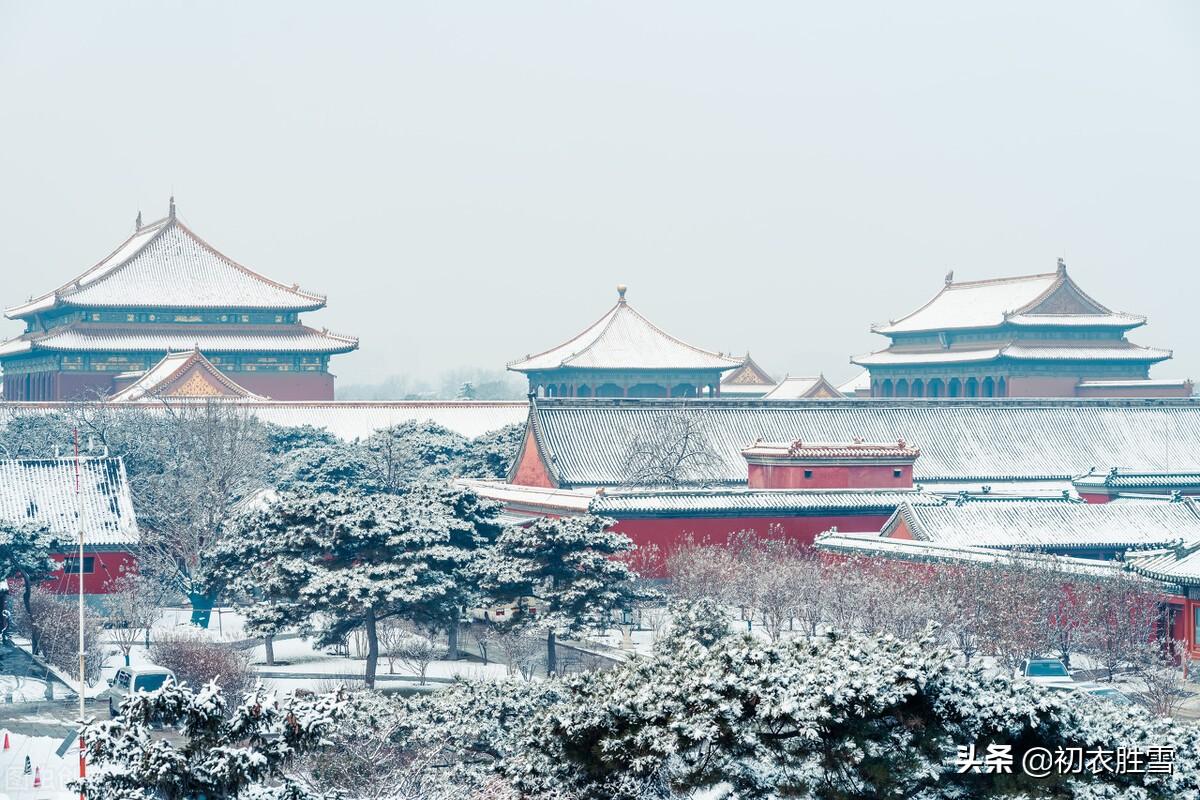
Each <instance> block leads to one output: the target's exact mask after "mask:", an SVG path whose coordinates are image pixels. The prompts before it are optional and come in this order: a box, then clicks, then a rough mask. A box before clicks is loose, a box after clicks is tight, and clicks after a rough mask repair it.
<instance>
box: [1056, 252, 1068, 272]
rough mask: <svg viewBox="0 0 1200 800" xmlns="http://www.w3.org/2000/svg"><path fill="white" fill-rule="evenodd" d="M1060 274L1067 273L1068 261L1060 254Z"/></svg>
mask: <svg viewBox="0 0 1200 800" xmlns="http://www.w3.org/2000/svg"><path fill="white" fill-rule="evenodd" d="M1058 274H1059V275H1066V274H1067V262H1066V261H1064V260H1063V258H1062V256H1059V259H1058Z"/></svg>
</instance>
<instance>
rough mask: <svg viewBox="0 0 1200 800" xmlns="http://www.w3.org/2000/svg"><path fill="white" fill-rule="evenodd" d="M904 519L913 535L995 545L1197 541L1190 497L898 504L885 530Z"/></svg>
mask: <svg viewBox="0 0 1200 800" xmlns="http://www.w3.org/2000/svg"><path fill="white" fill-rule="evenodd" d="M900 521H903V522H904V523H905V524H906V526H907V527H908V530H909V532H910V533H911V534H912V535H913V537H914V538H916V539H919V540H922V541H927V542H937V543H940V544H947V545H970V546H976V547H995V548H1003V549H1010V548H1050V549H1054V550H1077V549H1095V548H1129V547H1148V546H1153V547H1161V546H1163V545H1166V544H1170V543H1174V542H1179V541H1200V512H1198V511H1197V509H1196V506H1195V504H1194V503H1192V502H1190V501H1184V502H1176V503H1162V502H1147V503H1144V504H1136V503H1130V504H1121V505H1112V504H1109V503H1100V504H1091V503H1081V502H1077V501H1067V500H1007V499H995V500H993V499H988V500H978V499H975V500H966V501H964V502H949V503H946V504H945V505H937V506H931V505H924V506H919V505H915V504H909V503H905V504H902V505H901V506H900V507H899V508H898V509H897V510H896V515H895V516H894V517H893V518H892V519H891V520H889V521H888V523H887V525H885V526H884V528H883V531H884V534H888V533H890V531H891V530H892V529H893V528H894V527H895V525H896V524H897V523H898V522H900Z"/></svg>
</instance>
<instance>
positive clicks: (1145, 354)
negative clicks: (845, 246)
mask: <svg viewBox="0 0 1200 800" xmlns="http://www.w3.org/2000/svg"><path fill="white" fill-rule="evenodd" d="M1170 357H1171V351H1170V350H1160V349H1158V348H1154V347H1141V346H1139V345H1135V344H1132V343H1129V342H1121V343H1114V344H1113V345H1111V346H1096V345H1082V346H1075V347H1062V346H1058V345H1046V346H1042V345H1031V344H1028V343H1023V344H1016V343H1013V344H1006V345H1004V346H1003V347H982V348H963V349H954V348H948V349H944V350H905V349H902V348H888V349H887V350H880V351H878V352H875V353H868V354H866V355H862V356H855V357H854V358H852V359H850V360H851V361H852V362H853V363H855V364H858V365H859V366H863V367H883V366H891V365H895V364H961V363H969V362H978V361H993V360H995V359H999V358H1007V359H1012V360H1014V361H1043V360H1049V361H1146V362H1155V361H1166V360H1167V359H1168V358H1170Z"/></svg>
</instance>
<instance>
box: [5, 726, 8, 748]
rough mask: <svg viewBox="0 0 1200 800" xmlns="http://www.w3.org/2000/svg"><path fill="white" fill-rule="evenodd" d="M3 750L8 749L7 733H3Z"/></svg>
mask: <svg viewBox="0 0 1200 800" xmlns="http://www.w3.org/2000/svg"><path fill="white" fill-rule="evenodd" d="M4 749H5V750H7V749H8V731H5V732H4Z"/></svg>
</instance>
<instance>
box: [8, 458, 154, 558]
mask: <svg viewBox="0 0 1200 800" xmlns="http://www.w3.org/2000/svg"><path fill="white" fill-rule="evenodd" d="M78 474H79V495H78V497H77V496H76V493H75V478H76V464H75V460H74V459H70V458H54V459H4V460H0V519H4V520H9V521H12V522H32V523H35V524H42V525H46V526H47V527H49V528H50V530H51V531H52V532H53V533H55V534H57V535H58V536H60V537H61V538H62V539H63V540H64V542H65V543H66V544H67V545H69V544H70V543H71V542H76V541H78V538H77V537H78V535H79V533H78V531H79V522H78V520H79V514H78V512H77V509H78V508H80V507H82V510H83V517H82V520H83V540H84V544H85V545H89V546H101V547H103V546H112V545H126V544H135V543H136V542H137V541H138V526H137V520H136V519H135V517H134V514H133V500H132V499H131V497H130V495H129V482H128V481H127V480H126V478H125V464H124V462H122V460H121V459H120V458H81V459H80V461H79V473H78Z"/></svg>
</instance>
